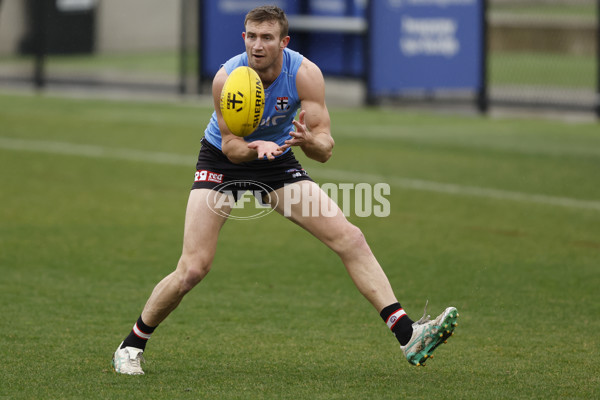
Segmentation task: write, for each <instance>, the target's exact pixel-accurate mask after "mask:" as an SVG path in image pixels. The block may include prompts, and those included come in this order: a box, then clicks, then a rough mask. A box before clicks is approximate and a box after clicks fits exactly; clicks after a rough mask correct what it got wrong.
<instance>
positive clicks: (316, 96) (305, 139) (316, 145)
mask: <svg viewBox="0 0 600 400" xmlns="http://www.w3.org/2000/svg"><path fill="white" fill-rule="evenodd" d="M296 87H297V89H298V96H299V97H300V102H301V104H300V107H301V111H300V114H299V115H298V120H297V121H296V120H295V121H294V122H293V123H294V126H295V127H296V130H295V131H293V132H290V136H291V139H288V140H286V141H285V145H284V146H282V147H283V148H284V149H285V148H287V147H290V146H300V148H301V149H302V151H303V152H304V154H306V156H307V157H309V158H312V159H313V160H317V161H320V162H325V161H327V160H329V158H330V157H331V154H332V150H333V146H334V144H335V142H334V140H333V137H332V136H331V120H330V118H329V111H327V106H326V105H325V79H324V78H323V74H322V73H321V70H320V69H319V67H317V66H316V65H315V64H314V63H313V62H311V61H309V60H307V59H306V58H305V59H304V60H302V64H301V65H300V69H299V70H298V74H297V75H296Z"/></svg>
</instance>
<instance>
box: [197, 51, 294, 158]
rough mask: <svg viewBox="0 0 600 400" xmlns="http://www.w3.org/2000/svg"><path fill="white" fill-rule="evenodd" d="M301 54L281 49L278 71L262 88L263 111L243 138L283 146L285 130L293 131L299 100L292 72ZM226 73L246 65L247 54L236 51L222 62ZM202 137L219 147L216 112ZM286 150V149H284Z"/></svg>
mask: <svg viewBox="0 0 600 400" xmlns="http://www.w3.org/2000/svg"><path fill="white" fill-rule="evenodd" d="M303 59H304V56H302V55H301V54H300V53H298V52H295V51H293V50H290V49H288V48H285V49H283V65H282V67H281V73H280V74H279V76H278V77H277V79H275V81H274V82H273V83H272V84H271V85H270V86H269V87H268V88H266V89H265V111H264V113H263V116H262V121H261V122H260V125H259V127H258V128H257V129H256V130H255V131H254V132H252V134H250V135H248V136H246V137H245V138H244V140H246V141H247V142H252V141H254V140H268V141H272V142H275V143H277V144H278V145H283V144H284V142H285V141H286V140H287V139H289V138H290V135H289V132H290V131H293V130H294V125H293V124H292V121H293V120H294V117H295V116H296V112H297V111H298V108H299V107H300V99H299V98H298V91H297V89H296V74H297V73H298V69H299V68H300V64H301V63H302V60H303ZM223 65H224V66H225V71H226V72H227V74H228V75H229V74H230V73H231V72H232V71H233V70H234V69H235V68H237V67H240V66H242V65H245V66H247V65H248V55H247V54H246V53H242V54H239V55H237V56H235V57H233V58H231V59H230V60H229V61H227V62H226V63H225V64H223ZM204 137H205V138H206V140H208V142H209V143H210V144H212V145H213V146H216V147H217V148H219V150H222V147H221V132H220V130H219V124H218V123H217V114H216V112H213V114H212V117H211V119H210V122H209V123H208V126H207V127H206V130H205V131H204ZM288 150H289V149H288Z"/></svg>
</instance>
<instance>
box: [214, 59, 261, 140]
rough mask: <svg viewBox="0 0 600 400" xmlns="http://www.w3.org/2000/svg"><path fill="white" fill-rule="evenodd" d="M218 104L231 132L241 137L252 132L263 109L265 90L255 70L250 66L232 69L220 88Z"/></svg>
mask: <svg viewBox="0 0 600 400" xmlns="http://www.w3.org/2000/svg"><path fill="white" fill-rule="evenodd" d="M220 106H221V114H222V115H223V119H224V120H225V123H226V124H227V128H229V130H230V131H231V133H233V134H234V135H237V136H242V137H243V136H248V135H249V134H251V133H252V132H254V131H255V130H256V128H258V125H259V124H260V120H261V118H262V115H263V111H264V109H265V91H264V89H263V84H262V81H261V80H260V77H259V76H258V74H257V73H256V71H254V70H253V69H252V68H250V67H237V68H236V69H234V70H233V71H232V72H231V74H229V76H228V77H227V80H226V81H225V85H223V90H221V105H220Z"/></svg>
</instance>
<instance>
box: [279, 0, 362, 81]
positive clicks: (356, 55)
mask: <svg viewBox="0 0 600 400" xmlns="http://www.w3.org/2000/svg"><path fill="white" fill-rule="evenodd" d="M365 9H366V0H308V10H307V11H308V15H311V16H322V17H365V14H366V11H365ZM292 39H293V37H292ZM292 44H293V43H290V46H291V45H292ZM363 50H364V37H363V36H362V35H357V34H348V33H331V32H328V33H320V32H314V33H311V34H310V35H309V37H308V42H307V43H303V45H302V46H301V48H300V49H299V51H300V52H301V53H303V54H304V55H305V56H306V57H307V58H309V59H310V60H311V61H313V62H315V63H316V64H317V65H318V66H319V67H320V68H321V70H322V71H323V73H324V74H326V75H343V76H363V73H364V66H363V61H364V51H363Z"/></svg>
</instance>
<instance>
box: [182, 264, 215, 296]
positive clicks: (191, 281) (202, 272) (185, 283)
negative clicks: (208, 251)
mask: <svg viewBox="0 0 600 400" xmlns="http://www.w3.org/2000/svg"><path fill="white" fill-rule="evenodd" d="M210 267H211V263H210V262H209V261H206V260H203V259H201V258H195V259H186V258H184V257H182V258H181V260H179V265H178V269H179V270H180V271H181V272H180V277H181V281H180V290H181V291H182V292H183V293H187V292H189V291H190V290H192V289H193V288H194V286H196V285H197V284H198V283H200V281H202V279H204V277H205V276H206V275H207V274H208V272H209V271H210Z"/></svg>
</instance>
